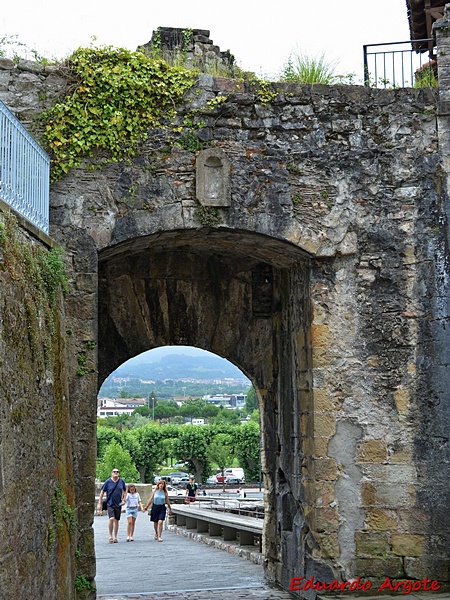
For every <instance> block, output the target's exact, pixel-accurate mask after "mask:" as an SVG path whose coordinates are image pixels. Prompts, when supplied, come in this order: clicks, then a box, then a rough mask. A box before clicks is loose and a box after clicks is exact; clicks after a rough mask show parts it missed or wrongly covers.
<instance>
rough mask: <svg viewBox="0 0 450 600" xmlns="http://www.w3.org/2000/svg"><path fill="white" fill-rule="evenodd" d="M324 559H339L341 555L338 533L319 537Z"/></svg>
mask: <svg viewBox="0 0 450 600" xmlns="http://www.w3.org/2000/svg"><path fill="white" fill-rule="evenodd" d="M318 539H319V544H320V549H321V554H322V558H337V557H338V556H339V554H340V548H339V539H338V534H337V533H326V534H319V536H318Z"/></svg>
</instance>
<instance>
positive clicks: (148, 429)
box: [132, 422, 164, 482]
mask: <svg viewBox="0 0 450 600" xmlns="http://www.w3.org/2000/svg"><path fill="white" fill-rule="evenodd" d="M132 433H133V434H134V435H136V437H137V441H138V445H139V450H140V452H139V455H138V456H137V457H136V464H137V467H138V468H139V472H140V474H141V481H142V482H145V481H147V482H149V481H152V480H153V473H154V471H155V469H156V465H157V464H158V463H159V462H161V460H162V457H163V454H164V453H163V446H162V436H161V427H159V426H158V425H155V424H154V423H152V422H151V423H149V424H148V425H144V426H143V427H140V428H139V429H134V430H133V432H132Z"/></svg>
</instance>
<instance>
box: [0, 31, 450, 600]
mask: <svg viewBox="0 0 450 600" xmlns="http://www.w3.org/2000/svg"><path fill="white" fill-rule="evenodd" d="M445 31H446V30H445ZM445 31H444V33H445ZM443 35H444V34H443ZM449 54H450V53H449ZM33 65H34V63H31V64H30V63H24V62H22V63H19V65H17V66H16V65H13V64H12V63H7V61H2V62H0V67H1V68H0V99H1V100H3V101H4V102H5V103H6V104H7V105H8V107H9V108H10V109H11V110H13V112H15V113H16V114H17V115H18V117H19V118H20V119H21V120H22V121H23V122H24V123H25V124H30V123H31V122H32V120H33V117H34V115H35V114H36V113H37V112H39V111H40V110H42V108H43V107H44V106H46V105H48V103H50V102H51V101H52V99H53V98H54V97H55V96H56V95H57V94H58V93H59V92H60V91H61V90H62V89H63V87H64V78H63V77H62V75H61V74H60V73H58V72H57V71H56V70H54V69H50V68H48V67H46V68H44V69H38V68H37V67H36V66H33ZM272 92H273V93H274V97H273V100H272V101H271V102H268V103H267V102H265V101H264V97H263V95H262V93H261V92H258V91H257V90H255V89H254V88H252V87H251V86H250V85H248V84H244V83H243V82H239V81H233V80H229V79H222V78H218V77H212V76H209V75H201V76H200V77H199V79H198V83H197V86H196V88H195V89H194V90H192V91H191V92H190V94H189V97H188V98H187V102H186V104H185V105H184V106H183V107H181V108H180V109H179V111H178V117H177V122H176V125H177V124H178V125H181V124H182V123H183V118H184V117H185V116H186V115H189V118H190V120H191V121H192V123H193V127H192V131H191V132H190V133H191V135H193V136H195V138H196V140H197V141H198V142H201V144H202V145H203V148H204V149H208V150H209V152H208V158H207V159H206V162H205V165H206V166H205V167H204V169H207V168H208V166H209V167H211V168H212V169H216V171H214V172H215V173H217V177H218V178H220V177H229V179H228V180H227V181H216V180H214V177H216V175H214V176H211V177H213V180H212V182H209V179H208V177H210V174H209V171H208V172H207V173H206V175H205V181H206V184H205V185H206V187H207V188H208V189H207V190H206V192H207V193H208V194H209V200H208V206H207V207H202V206H201V204H200V203H199V201H198V199H197V196H196V193H197V192H196V177H197V165H196V161H197V159H198V158H199V156H200V154H199V153H198V152H193V151H191V150H188V149H185V148H184V147H183V144H182V139H181V136H180V137H179V138H177V134H176V133H174V132H173V131H172V130H169V129H162V128H161V129H158V130H153V131H150V132H149V136H148V139H147V141H146V142H145V143H143V144H142V147H141V149H140V152H139V154H138V155H137V156H136V158H135V159H134V160H133V161H132V162H131V163H127V164H125V163H124V164H111V165H108V166H105V167H104V168H103V169H102V170H90V169H88V168H87V167H88V166H89V162H90V163H92V162H94V163H95V159H90V160H89V161H86V163H84V164H83V165H82V166H81V167H80V168H78V169H75V170H73V171H72V172H70V173H69V174H68V175H67V176H66V177H65V178H64V179H63V180H61V181H59V182H58V183H56V184H54V185H53V187H52V191H51V235H52V237H53V238H54V239H55V240H56V241H57V242H58V243H59V244H61V245H62V246H63V247H64V248H65V250H66V257H67V263H68V268H69V273H70V293H69V295H68V297H67V299H66V302H65V314H66V327H67V331H70V335H68V334H67V335H65V336H64V339H65V343H66V346H67V355H68V358H67V363H66V368H67V372H68V379H69V397H70V404H71V410H72V412H71V415H72V417H71V425H72V432H71V435H72V447H73V469H74V480H75V489H76V490H77V497H76V502H77V509H78V523H79V530H78V537H79V547H80V548H81V549H82V555H83V560H82V566H81V567H79V572H80V569H81V568H82V572H83V573H85V574H87V575H88V576H89V577H91V578H93V577H94V575H95V560H94V553H93V544H92V530H91V522H92V514H91V511H92V504H93V496H94V483H93V481H94V473H95V468H94V466H95V413H96V392H97V390H98V387H99V386H100V385H101V383H102V382H103V380H104V378H105V377H106V376H107V375H108V374H109V373H110V372H111V371H112V370H114V369H115V368H116V367H117V366H118V365H120V364H121V363H122V362H123V361H125V360H127V359H128V358H130V357H132V356H135V355H137V354H139V353H140V352H142V351H144V350H148V349H151V348H154V347H157V346H160V345H168V344H188V345H196V346H199V347H202V348H205V349H207V350H210V351H212V352H215V353H217V354H219V355H221V356H223V357H225V358H228V359H229V360H231V361H232V362H234V363H235V364H237V365H238V366H239V367H240V368H241V369H242V370H243V371H244V372H245V373H246V374H247V375H248V376H249V377H250V378H251V379H252V381H253V383H254V385H255V388H256V389H257V393H258V397H259V400H260V406H261V415H262V416H261V424H262V431H263V434H262V457H263V471H264V477H265V497H266V507H267V517H266V521H265V537H264V548H263V550H264V556H265V569H266V574H267V576H268V578H270V579H272V580H274V581H277V582H279V583H281V584H282V585H283V586H284V587H286V588H288V587H289V583H290V579H291V577H302V576H305V577H310V576H311V575H314V576H315V578H316V579H318V580H320V581H329V580H331V579H335V578H336V579H338V580H349V579H351V578H353V577H356V576H360V577H361V578H366V579H370V580H371V581H373V582H374V583H375V582H376V581H378V580H381V581H382V580H384V579H385V577H387V576H390V577H392V578H397V579H405V578H407V579H423V578H424V577H428V578H430V579H438V580H439V581H440V582H442V583H444V582H448V581H449V580H450V574H449V565H450V561H449V548H448V538H449V533H450V532H449V521H448V517H447V515H448V513H449V509H450V492H449V486H448V481H449V480H450V466H449V465H450V461H449V447H448V444H449V431H450V422H449V420H450V417H449V414H450V411H449V409H450V406H449V405H450V396H449V394H448V389H449V387H450V379H449V368H448V363H449V361H448V348H449V347H450V346H449V341H450V340H449V339H448V337H449V334H448V318H449V301H448V298H449V294H448V291H449V290H448V285H449V283H448V282H449V273H448V270H449V263H448V259H449V256H448V222H447V213H448V190H447V185H448V184H447V173H448V168H447V167H448V156H449V145H448V139H447V135H446V131H447V129H448V124H447V123H448V118H449V117H448V116H446V114H445V112H444V110H443V107H442V106H440V105H439V95H438V92H437V91H431V90H423V89H408V90H400V89H397V90H377V89H370V88H364V87H356V86H355V87H351V86H334V87H328V86H320V85H315V86H295V85H288V84H278V85H277V86H274V87H273V88H272ZM218 96H223V97H224V100H223V101H221V102H216V103H212V104H209V105H208V104H207V103H208V101H210V100H212V99H214V98H217V97H218ZM196 124H197V127H196V126H195V125H196ZM177 142H179V143H177ZM211 149H212V150H214V149H215V150H216V151H217V156H214V152H211ZM223 157H226V161H225V162H226V165H227V168H222V167H223V165H224V160H223ZM210 159H211V162H210V163H208V162H207V161H208V160H210ZM228 162H229V165H230V169H228ZM202 169H203V167H202ZM211 172H213V171H211ZM202 173H204V171H202ZM208 182H209V183H208ZM216 184H217V185H216ZM226 186H229V188H228V187H226ZM225 188H226V189H227V190H228V189H229V198H230V202H229V205H226V204H227V203H225V205H224V204H223V203H222V204H219V203H218V206H217V207H216V208H214V206H212V207H211V205H213V204H214V196H215V191H216V189H225ZM208 190H209V191H208ZM202 208H203V210H202ZM92 341H95V343H96V347H95V349H93V348H92V343H91V342H92ZM4 343H6V342H4ZM81 355H82V356H83V359H84V360H85V362H86V365H87V367H88V370H89V371H90V372H89V373H88V374H87V375H85V376H83V377H80V376H77V375H76V370H77V357H78V356H81ZM97 372H98V377H97ZM21 551H22V550H21V549H20V552H21ZM59 597H61V599H62V598H63V597H64V596H59ZM306 597H308V598H313V597H314V593H313V592H311V593H310V594H309V595H308V594H307V596H306ZM64 598H65V597H64Z"/></svg>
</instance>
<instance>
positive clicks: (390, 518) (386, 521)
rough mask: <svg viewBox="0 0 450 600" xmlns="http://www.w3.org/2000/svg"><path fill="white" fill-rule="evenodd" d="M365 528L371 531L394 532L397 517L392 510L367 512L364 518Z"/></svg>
mask: <svg viewBox="0 0 450 600" xmlns="http://www.w3.org/2000/svg"><path fill="white" fill-rule="evenodd" d="M365 522H366V526H367V527H368V528H369V529H371V530H377V531H395V530H396V529H398V516H397V513H396V512H395V511H393V510H385V509H382V508H378V509H373V510H370V511H368V513H367V517H366V521H365Z"/></svg>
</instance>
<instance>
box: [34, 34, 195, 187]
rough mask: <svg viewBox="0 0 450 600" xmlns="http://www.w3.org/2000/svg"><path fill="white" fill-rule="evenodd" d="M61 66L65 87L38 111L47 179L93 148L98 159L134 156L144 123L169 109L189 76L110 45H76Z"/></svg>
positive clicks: (153, 122)
mask: <svg viewBox="0 0 450 600" xmlns="http://www.w3.org/2000/svg"><path fill="white" fill-rule="evenodd" d="M63 69H64V70H65V72H66V76H67V78H68V81H69V85H70V87H69V90H68V93H67V94H66V96H65V97H64V98H63V99H62V100H61V101H60V102H58V103H57V104H55V105H54V106H53V107H52V108H51V109H49V110H48V111H46V112H45V113H43V114H42V115H41V122H42V123H43V125H44V132H43V143H44V145H45V146H46V148H47V150H48V151H49V153H50V154H51V156H52V159H53V162H52V181H55V180H57V179H59V178H60V177H62V176H63V175H64V174H65V173H67V172H68V171H69V170H70V169H71V168H72V167H76V166H78V165H79V164H80V163H81V161H82V159H83V157H85V156H93V155H94V153H98V152H101V153H102V155H103V161H104V162H112V161H118V160H123V159H126V158H130V157H132V156H134V155H135V153H136V149H137V145H138V143H139V141H141V140H145V139H146V137H147V133H146V132H147V131H148V129H149V128H150V127H158V126H161V125H162V123H163V122H164V120H165V119H168V118H171V117H172V116H173V115H174V114H175V107H176V105H177V104H178V103H180V102H181V100H182V98H183V95H184V94H185V92H186V91H187V90H188V89H189V88H190V87H192V86H193V84H194V81H195V73H194V72H192V71H188V70H186V69H184V68H180V67H173V66H170V65H168V64H167V63H165V62H164V61H162V60H158V59H155V58H153V57H148V56H145V55H144V54H143V53H142V52H131V51H129V50H126V49H123V48H113V47H111V46H107V47H106V46H105V47H100V48H79V49H78V50H76V51H75V52H74V53H73V54H72V55H71V56H70V58H69V59H68V60H67V62H66V64H65V65H63Z"/></svg>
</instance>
